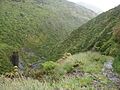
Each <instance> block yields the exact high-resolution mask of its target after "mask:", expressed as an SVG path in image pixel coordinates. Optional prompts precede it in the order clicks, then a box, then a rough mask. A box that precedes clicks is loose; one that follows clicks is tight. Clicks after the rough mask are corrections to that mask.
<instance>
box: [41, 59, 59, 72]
mask: <svg viewBox="0 0 120 90" xmlns="http://www.w3.org/2000/svg"><path fill="white" fill-rule="evenodd" d="M57 65H58V64H57V63H56V62H53V61H47V62H45V63H43V64H42V66H43V69H44V70H45V71H50V70H53V69H55V67H56V66H57Z"/></svg>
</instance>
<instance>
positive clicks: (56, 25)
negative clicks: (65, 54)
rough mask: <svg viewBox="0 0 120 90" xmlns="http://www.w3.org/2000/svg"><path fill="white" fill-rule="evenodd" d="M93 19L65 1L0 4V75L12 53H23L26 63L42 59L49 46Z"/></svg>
mask: <svg viewBox="0 0 120 90" xmlns="http://www.w3.org/2000/svg"><path fill="white" fill-rule="evenodd" d="M95 16H96V14H95V13H94V12H93V11H91V10H89V9H86V8H84V7H82V6H78V5H76V4H74V3H71V2H68V1H65V0H0V67H1V68H0V69H1V71H4V70H7V68H9V67H8V66H9V65H10V62H9V60H8V57H9V55H10V54H11V52H12V51H14V50H18V51H20V52H21V51H23V52H22V53H24V54H22V58H23V57H24V59H23V60H25V61H26V62H34V61H36V60H38V57H37V56H43V57H46V56H47V53H48V52H49V51H50V49H51V48H52V47H53V45H55V44H56V43H57V42H59V41H62V40H64V39H65V38H66V37H67V36H68V35H69V34H70V33H71V32H72V31H73V30H74V29H76V28H78V26H80V25H82V24H83V23H85V22H87V21H88V20H90V19H91V18H93V17H95ZM27 56H28V57H27ZM3 65H4V67H3Z"/></svg>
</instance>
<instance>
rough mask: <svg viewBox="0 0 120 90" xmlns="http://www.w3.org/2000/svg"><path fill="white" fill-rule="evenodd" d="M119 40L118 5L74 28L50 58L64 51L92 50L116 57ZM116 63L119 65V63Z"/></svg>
mask: <svg viewBox="0 0 120 90" xmlns="http://www.w3.org/2000/svg"><path fill="white" fill-rule="evenodd" d="M119 41H120V6H118V7H116V8H114V9H111V10H109V11H107V12H105V13H102V14H101V15H99V16H97V17H96V18H94V19H92V20H90V21H89V22H87V23H86V24H84V25H82V26H81V27H80V28H79V29H77V30H74V31H73V32H72V33H71V34H70V36H69V37H68V38H67V39H66V40H65V41H64V42H62V43H61V44H59V45H58V46H56V48H55V49H54V51H53V52H51V56H52V55H53V53H54V55H53V56H52V58H59V57H61V55H62V54H63V53H65V52H71V53H72V54H75V53H78V52H82V51H88V50H92V51H98V52H101V53H102V54H105V55H111V56H114V57H116V56H118V55H119V49H120V42H119ZM117 62H119V61H117ZM116 65H117V66H116V67H120V66H119V64H116ZM117 71H118V70H117Z"/></svg>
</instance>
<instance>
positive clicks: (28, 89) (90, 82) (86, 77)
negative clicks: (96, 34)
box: [0, 52, 117, 90]
mask: <svg viewBox="0 0 120 90" xmlns="http://www.w3.org/2000/svg"><path fill="white" fill-rule="evenodd" d="M109 59H113V58H111V57H108V56H104V55H101V54H99V53H96V52H84V53H79V54H75V55H73V56H69V57H68V58H66V59H64V60H62V62H61V61H60V60H58V61H57V62H53V61H48V62H45V63H43V67H42V68H41V70H40V71H39V72H38V71H36V72H35V73H36V74H35V75H37V78H36V79H38V80H34V79H31V78H28V79H27V80H26V79H17V78H16V79H15V80H11V79H8V78H4V77H1V78H0V89H1V90H7V89H8V88H9V90H22V89H23V90H56V89H63V90H66V89H69V90H96V89H100V90H108V89H109V90H117V88H116V86H115V85H114V84H113V83H111V81H109V80H108V78H107V77H105V76H104V75H103V74H102V73H101V72H102V68H103V65H104V62H106V60H109ZM96 64H97V67H96ZM68 65H69V66H68ZM86 67H89V69H88V68H87V69H86ZM93 67H94V68H93ZM71 68H72V69H71ZM44 70H45V73H44V74H42V73H40V72H41V71H44ZM46 71H47V72H46ZM75 71H76V72H75ZM32 73H33V72H32ZM61 73H62V74H61ZM41 75H42V77H40V76H41ZM58 75H59V76H58ZM56 79H57V81H56ZM109 84H110V85H111V87H109Z"/></svg>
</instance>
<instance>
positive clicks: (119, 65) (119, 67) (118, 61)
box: [113, 56, 120, 74]
mask: <svg viewBox="0 0 120 90" xmlns="http://www.w3.org/2000/svg"><path fill="white" fill-rule="evenodd" d="M113 68H114V71H116V72H117V73H119V74H120V56H117V57H116V58H115V60H114V62H113Z"/></svg>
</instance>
